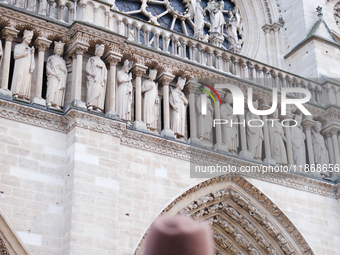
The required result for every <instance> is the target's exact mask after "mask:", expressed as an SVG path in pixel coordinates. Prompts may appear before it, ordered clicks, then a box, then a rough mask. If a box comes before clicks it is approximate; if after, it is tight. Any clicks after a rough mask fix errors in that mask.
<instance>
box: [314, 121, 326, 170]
mask: <svg viewBox="0 0 340 255" xmlns="http://www.w3.org/2000/svg"><path fill="white" fill-rule="evenodd" d="M321 129H322V124H321V122H319V121H317V122H316V123H315V125H314V128H313V129H312V144H313V151H314V161H315V164H320V165H324V164H327V165H328V164H329V154H328V150H327V148H326V144H325V139H324V137H323V136H322V135H321V134H320V131H321Z"/></svg>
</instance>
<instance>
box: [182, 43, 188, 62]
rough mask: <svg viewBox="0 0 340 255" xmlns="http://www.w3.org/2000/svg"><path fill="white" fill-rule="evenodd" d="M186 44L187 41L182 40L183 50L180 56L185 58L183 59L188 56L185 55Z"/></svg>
mask: <svg viewBox="0 0 340 255" xmlns="http://www.w3.org/2000/svg"><path fill="white" fill-rule="evenodd" d="M187 45H188V43H187V42H186V41H182V51H183V54H182V57H183V58H185V59H188V57H187Z"/></svg>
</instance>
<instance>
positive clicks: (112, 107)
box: [105, 50, 123, 119]
mask: <svg viewBox="0 0 340 255" xmlns="http://www.w3.org/2000/svg"><path fill="white" fill-rule="evenodd" d="M122 56H123V55H122V54H120V53H119V52H118V51H113V50H111V51H109V53H108V54H107V55H106V57H105V62H108V63H109V64H110V70H109V82H108V86H107V93H106V102H105V113H106V117H108V118H111V119H118V118H119V115H118V113H117V112H116V66H117V64H118V62H119V61H120V60H121V58H122Z"/></svg>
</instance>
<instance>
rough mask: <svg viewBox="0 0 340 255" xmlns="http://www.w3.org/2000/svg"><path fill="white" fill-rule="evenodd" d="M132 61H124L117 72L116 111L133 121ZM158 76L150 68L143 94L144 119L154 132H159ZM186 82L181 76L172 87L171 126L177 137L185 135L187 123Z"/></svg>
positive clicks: (143, 85) (123, 117) (143, 84)
mask: <svg viewBox="0 0 340 255" xmlns="http://www.w3.org/2000/svg"><path fill="white" fill-rule="evenodd" d="M131 67H132V62H130V61H129V60H125V61H124V65H123V67H122V68H121V70H119V71H118V72H117V85H118V88H117V99H118V100H117V101H116V111H117V113H118V115H119V116H120V118H121V119H122V120H125V121H127V122H131V119H132V117H131V105H132V93H133V86H132V73H131V72H130V69H131ZM156 78H157V70H156V69H150V70H149V77H148V79H146V80H144V81H143V83H142V87H141V89H142V94H143V111H142V119H143V122H144V123H146V126H147V128H148V129H149V130H150V131H152V132H157V131H156V130H157V123H158V117H159V104H160V100H159V97H158V83H157V82H155V80H156ZM185 83H186V79H185V78H181V77H179V78H178V80H177V84H176V86H175V88H172V87H171V90H170V98H169V103H170V106H171V111H170V128H171V130H173V131H174V133H175V134H176V136H177V138H182V137H184V135H185V123H186V107H187V105H188V100H187V99H186V97H185V95H184V93H183V92H182V90H183V89H184V86H185Z"/></svg>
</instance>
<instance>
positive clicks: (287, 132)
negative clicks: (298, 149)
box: [284, 113, 294, 164]
mask: <svg viewBox="0 0 340 255" xmlns="http://www.w3.org/2000/svg"><path fill="white" fill-rule="evenodd" d="M285 117H286V119H287V120H288V119H293V116H292V115H291V114H289V113H287V115H285ZM286 126H289V125H287V124H286ZM284 131H285V135H286V139H287V142H286V145H287V156H288V164H294V158H293V145H292V135H291V133H290V127H284Z"/></svg>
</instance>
